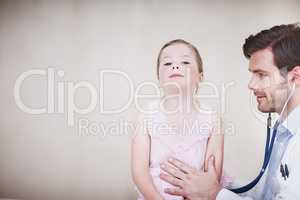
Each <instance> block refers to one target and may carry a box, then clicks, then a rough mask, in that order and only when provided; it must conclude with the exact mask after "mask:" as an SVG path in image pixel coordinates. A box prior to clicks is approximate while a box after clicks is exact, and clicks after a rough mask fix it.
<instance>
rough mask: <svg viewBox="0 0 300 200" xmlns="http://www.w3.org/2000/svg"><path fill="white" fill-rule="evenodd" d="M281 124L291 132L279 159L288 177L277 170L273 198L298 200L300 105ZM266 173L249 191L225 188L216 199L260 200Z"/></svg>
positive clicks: (299, 198)
mask: <svg viewBox="0 0 300 200" xmlns="http://www.w3.org/2000/svg"><path fill="white" fill-rule="evenodd" d="M283 125H284V126H285V127H286V128H288V129H289V130H290V132H291V133H292V134H293V137H292V138H291V139H290V141H289V143H288V145H287V149H286V151H285V153H284V155H283V158H282V160H281V163H283V164H287V165H288V169H289V177H288V178H287V179H286V180H284V178H283V177H282V175H281V173H280V169H278V170H277V175H276V177H277V180H278V183H279V188H278V192H277V194H276V196H275V199H276V200H279V199H281V200H300V105H299V106H298V107H296V108H295V109H294V110H293V111H292V112H291V113H290V115H289V116H288V118H287V120H286V121H285V122H284V123H283ZM267 174H268V173H267V171H266V172H265V174H264V176H263V177H262V178H261V180H260V181H259V183H258V184H257V185H256V186H255V187H254V188H253V189H252V190H251V191H249V192H247V193H245V194H242V195H237V194H235V193H233V192H231V191H229V190H227V189H222V190H221V191H220V192H219V194H218V195H217V198H216V200H262V197H261V195H262V189H263V187H265V179H266V175H267Z"/></svg>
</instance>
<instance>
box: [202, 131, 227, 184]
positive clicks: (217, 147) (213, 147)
mask: <svg viewBox="0 0 300 200" xmlns="http://www.w3.org/2000/svg"><path fill="white" fill-rule="evenodd" d="M221 130H222V129H221V128H216V129H215V130H214V131H213V133H212V134H211V136H210V138H209V140H208V145H207V150H206V156H205V164H204V170H205V171H207V169H208V160H209V158H210V157H211V156H214V157H215V167H216V171H217V174H218V178H219V181H220V180H221V176H222V171H223V156H224V134H223V133H222V132H221Z"/></svg>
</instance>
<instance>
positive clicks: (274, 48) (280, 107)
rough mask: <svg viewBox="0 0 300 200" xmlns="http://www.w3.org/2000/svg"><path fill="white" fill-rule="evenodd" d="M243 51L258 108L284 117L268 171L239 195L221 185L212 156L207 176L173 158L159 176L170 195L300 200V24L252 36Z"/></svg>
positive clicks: (214, 199)
mask: <svg viewBox="0 0 300 200" xmlns="http://www.w3.org/2000/svg"><path fill="white" fill-rule="evenodd" d="M243 52H244V55H245V57H246V58H247V59H249V71H250V72H251V74H252V78H251V80H250V82H249V89H250V90H252V91H253V93H254V95H255V96H256V98H257V103H258V109H259V110H260V111H261V112H264V113H269V112H276V113H278V114H279V115H280V116H281V117H280V118H279V121H280V122H281V123H280V124H279V126H278V129H277V130H278V131H277V136H276V139H275V142H274V146H273V151H272V154H271V158H270V162H269V165H268V168H267V170H266V172H265V173H264V175H263V177H262V178H261V179H260V181H259V182H258V184H257V185H256V186H255V187H254V188H253V189H252V191H250V192H247V193H246V194H243V195H237V194H235V193H233V192H231V191H230V190H228V189H225V188H222V186H221V185H220V184H219V181H218V178H217V175H216V171H215V166H214V158H213V157H211V158H210V160H209V167H208V170H207V172H202V173H201V172H198V171H196V170H195V169H193V168H192V167H190V166H188V165H186V164H185V163H183V162H181V161H179V160H177V159H175V158H170V159H169V160H168V161H167V163H165V165H164V166H166V167H164V169H163V170H164V172H165V173H162V174H161V175H160V177H161V179H163V180H165V181H167V182H169V183H171V184H172V185H174V186H177V187H175V188H169V189H166V191H165V192H167V193H169V194H173V195H180V196H184V197H185V198H186V199H189V200H198V199H209V200H271V199H282V200H300V134H299V133H300V26H299V24H288V25H280V26H274V27H272V28H270V29H267V30H263V31H261V32H259V33H257V34H256V35H251V36H249V37H248V38H247V39H246V40H245V44H244V45H243ZM282 172H284V173H282Z"/></svg>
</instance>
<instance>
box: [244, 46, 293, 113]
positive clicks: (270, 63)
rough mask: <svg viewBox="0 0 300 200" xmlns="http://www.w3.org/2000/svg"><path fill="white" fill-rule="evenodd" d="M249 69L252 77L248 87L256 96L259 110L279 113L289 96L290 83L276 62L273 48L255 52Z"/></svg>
mask: <svg viewBox="0 0 300 200" xmlns="http://www.w3.org/2000/svg"><path fill="white" fill-rule="evenodd" d="M249 71H250V72H251V73H252V77H251V80H250V82H249V85H248V87H249V89H250V90H252V91H253V93H254V95H255V97H256V100H257V103H258V110H259V111H261V112H277V113H279V112H280V111H281V109H282V107H283V105H284V103H285V100H286V97H287V91H288V89H287V88H288V85H287V81H286V79H285V78H284V77H283V76H282V75H281V74H280V71H279V69H278V67H277V66H276V65H275V64H274V56H273V53H272V51H271V49H269V48H267V49H263V50H259V51H257V52H255V53H253V54H252V55H251V57H250V62H249Z"/></svg>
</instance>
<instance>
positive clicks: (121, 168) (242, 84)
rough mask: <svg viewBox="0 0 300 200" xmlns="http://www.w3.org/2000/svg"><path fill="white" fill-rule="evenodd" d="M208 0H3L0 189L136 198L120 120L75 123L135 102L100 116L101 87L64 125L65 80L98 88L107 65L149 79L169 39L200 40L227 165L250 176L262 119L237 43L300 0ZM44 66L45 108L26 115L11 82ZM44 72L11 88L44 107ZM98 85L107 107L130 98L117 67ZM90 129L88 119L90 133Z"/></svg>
mask: <svg viewBox="0 0 300 200" xmlns="http://www.w3.org/2000/svg"><path fill="white" fill-rule="evenodd" d="M183 2H184V3H183ZM209 2H210V3H207V2H205V1H202V2H201V1H189V2H188V1H177V2H176V1H164V3H162V2H161V1H119V2H116V1H115V2H114V3H113V2H110V1H86V2H83V1H82V2H79V1H74V2H71V1H69V2H66V1H19V2H14V1H6V2H5V1H1V3H0V56H1V57H0V66H1V67H0V83H1V84H0V92H1V104H0V108H1V116H0V127H1V128H0V130H1V132H0V158H1V161H0V198H1V197H3V198H4V197H6V198H9V197H10V198H22V199H43V200H56V199H57V200H58V199H59V200H64V199H120V200H121V199H122V200H124V199H134V197H135V192H134V189H133V184H132V181H131V176H130V152H129V150H130V132H129V133H128V134H122V133H120V132H121V131H122V126H121V129H119V130H116V134H113V133H114V132H113V130H112V131H111V132H109V131H108V129H106V130H105V131H101V130H98V132H97V134H90V135H83V134H84V133H83V132H80V130H82V129H80V128H79V127H78V126H79V123H81V122H84V121H83V120H89V123H92V122H95V123H97V124H98V126H97V127H98V128H99V127H101V126H100V124H103V125H105V127H106V128H109V127H111V126H110V125H112V124H113V123H115V124H118V123H119V121H117V122H115V121H114V120H118V119H119V120H122V119H123V120H132V119H134V116H135V113H136V111H135V108H134V103H131V104H130V105H129V108H128V109H126V110H125V111H124V112H122V113H117V114H105V113H102V112H100V110H99V108H100V103H99V99H100V98H99V96H98V98H97V100H98V101H97V105H96V107H95V109H94V110H93V111H92V112H89V113H88V114H78V113H76V114H75V116H74V125H73V126H69V125H68V117H70V113H68V112H67V111H68V107H67V105H68V103H69V101H68V100H67V99H68V98H67V97H68V91H69V90H68V89H69V88H68V85H67V82H71V83H73V84H75V83H79V82H80V81H83V80H85V81H88V82H89V83H90V84H93V86H94V87H95V88H96V90H97V93H98V95H100V93H99V90H100V85H101V84H99V82H100V78H99V72H100V71H101V70H104V69H110V70H121V71H122V72H125V73H126V74H127V75H128V76H129V78H130V80H132V81H133V83H134V89H136V87H137V86H138V85H139V84H140V83H142V82H143V81H154V82H155V83H157V80H156V74H155V73H156V72H155V61H156V55H157V53H158V50H159V48H160V47H161V46H162V44H163V43H165V42H167V41H169V40H171V39H175V38H184V39H186V40H188V41H191V42H192V43H193V44H195V45H196V46H197V47H198V49H199V51H200V53H201V55H202V57H203V60H204V70H205V76H206V80H207V81H210V82H212V83H214V84H216V86H217V88H218V89H221V87H222V84H229V85H230V84H231V83H232V84H231V85H230V87H229V88H228V90H227V93H226V95H225V96H226V99H227V101H226V102H225V105H226V112H225V113H224V116H223V117H224V120H225V122H226V123H227V124H228V125H233V126H234V128H235V132H234V133H231V134H229V135H227V137H226V149H225V153H226V154H225V168H226V170H227V171H228V173H229V174H231V175H232V176H234V177H238V180H239V181H241V182H242V183H245V182H247V181H248V180H250V179H251V178H253V177H254V176H255V175H256V173H257V171H258V170H259V166H260V162H261V159H262V149H263V145H264V137H265V135H264V133H265V125H264V124H263V123H262V122H261V121H260V120H259V119H260V118H261V117H262V116H260V115H258V116H257V115H255V114H254V112H253V111H254V110H255V105H252V106H251V101H250V93H249V91H248V90H247V81H248V78H249V73H248V72H247V61H246V60H245V59H244V58H243V55H242V52H241V45H242V43H243V41H244V39H245V37H247V36H248V35H249V34H250V33H254V32H257V31H259V30H261V29H263V28H268V27H270V26H272V25H275V24H282V23H291V22H296V21H299V19H300V12H299V6H300V4H299V2H297V1H283V0H282V1H271V0H270V1H265V3H261V1H257V3H255V2H253V1H249V2H248V3H241V2H242V1H227V2H226V3H225V1H224V2H221V3H217V1H209ZM49 67H51V68H53V69H54V71H55V78H54V83H55V84H54V94H55V95H54V97H55V101H54V106H55V107H54V113H44V114H28V113H25V112H24V111H22V110H21V109H20V108H19V107H18V105H17V103H16V101H15V98H14V87H15V83H16V80H17V79H18V77H19V76H20V75H21V74H22V73H23V72H27V71H28V70H32V69H38V70H44V72H46V71H45V70H47V68H49ZM59 70H63V71H64V76H63V77H59V76H58V71H59ZM46 80H47V79H46V77H45V76H41V75H36V76H30V77H29V78H28V79H26V80H25V81H24V82H23V84H22V87H21V90H20V91H21V92H20V94H21V99H22V102H24V103H25V104H26V105H28V106H32V107H35V108H37V107H44V106H45V105H46V104H47V98H48V97H47V82H46ZM59 83H60V84H63V85H64V88H65V93H64V96H65V101H64V102H65V109H64V112H63V113H58V112H57V109H58V103H57V98H58V96H59V95H58V89H57V88H58V84H59ZM80 83H82V82H80ZM104 83H105V85H104V90H102V91H105V92H104V96H103V97H104V99H105V101H104V102H105V108H107V109H110V108H116V107H118V106H121V105H122V104H125V103H126V102H127V98H128V96H129V95H128V94H129V92H130V88H129V85H128V82H127V81H126V79H125V78H124V77H122V78H120V76H117V75H115V76H110V77H105V82H104ZM145 90H147V91H150V89H145ZM219 92H221V90H220V91H219ZM220 94H221V93H220ZM71 95H72V94H71ZM101 96H102V95H101ZM220 97H221V96H220ZM223 97H224V95H223ZM74 98H75V101H76V104H78V106H80V107H81V108H85V107H86V106H87V105H88V104H89V100H90V99H91V98H89V92H88V90H87V89H84V88H81V89H78V91H77V92H76V94H75V96H74ZM48 111H51V109H50V110H49V109H48ZM69 119H70V118H69ZM80 120H82V121H80ZM71 121H72V118H71ZM97 127H96V126H92V125H91V130H90V133H92V131H93V130H94V129H95V128H97ZM104 133H105V135H103V134H104ZM118 133H120V134H119V135H118Z"/></svg>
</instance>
